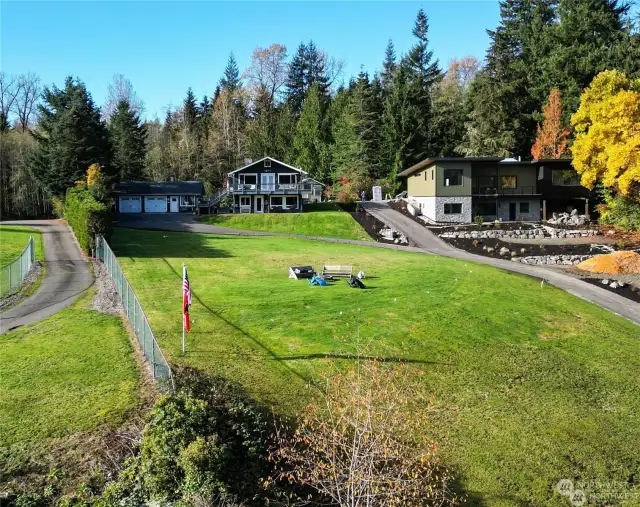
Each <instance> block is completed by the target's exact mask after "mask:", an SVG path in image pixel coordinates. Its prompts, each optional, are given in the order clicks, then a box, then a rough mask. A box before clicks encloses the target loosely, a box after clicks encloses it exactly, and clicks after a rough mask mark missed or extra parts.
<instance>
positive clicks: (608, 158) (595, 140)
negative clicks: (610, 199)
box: [571, 70, 640, 195]
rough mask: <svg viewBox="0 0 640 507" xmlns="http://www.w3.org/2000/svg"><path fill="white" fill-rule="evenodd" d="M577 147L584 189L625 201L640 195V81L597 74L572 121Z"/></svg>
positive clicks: (618, 74)
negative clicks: (599, 188)
mask: <svg viewBox="0 0 640 507" xmlns="http://www.w3.org/2000/svg"><path fill="white" fill-rule="evenodd" d="M571 125H572V126H573V127H574V130H575V133H576V135H575V141H574V144H573V146H572V148H571V153H572V155H573V166H574V167H575V169H576V171H577V172H578V173H579V174H580V175H581V182H582V184H583V185H584V186H586V187H589V188H593V186H594V185H595V183H596V181H598V180H602V183H603V184H604V186H605V187H608V188H612V189H614V190H616V191H619V192H620V193H622V194H623V195H631V194H637V193H638V191H639V190H640V79H636V80H630V79H628V78H627V77H626V76H625V75H624V74H623V73H622V72H619V71H617V70H608V71H605V72H601V73H600V74H598V75H597V76H596V77H595V78H594V79H593V81H592V82H591V85H590V86H589V87H588V88H587V89H585V90H584V92H583V93H582V97H581V98H580V108H579V109H578V111H577V112H576V113H575V114H574V115H573V116H572V117H571Z"/></svg>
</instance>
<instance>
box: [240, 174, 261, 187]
mask: <svg viewBox="0 0 640 507" xmlns="http://www.w3.org/2000/svg"><path fill="white" fill-rule="evenodd" d="M238 181H239V182H240V183H241V184H243V185H256V184H257V183H258V175H257V174H239V175H238Z"/></svg>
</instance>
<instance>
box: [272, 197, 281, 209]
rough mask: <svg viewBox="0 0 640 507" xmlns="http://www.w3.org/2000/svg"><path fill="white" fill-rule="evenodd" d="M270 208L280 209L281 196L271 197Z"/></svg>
mask: <svg viewBox="0 0 640 507" xmlns="http://www.w3.org/2000/svg"><path fill="white" fill-rule="evenodd" d="M271 207H272V208H273V207H276V208H277V207H280V208H281V207H282V196H281V195H272V196H271Z"/></svg>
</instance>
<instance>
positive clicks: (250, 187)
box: [229, 182, 313, 194]
mask: <svg viewBox="0 0 640 507" xmlns="http://www.w3.org/2000/svg"><path fill="white" fill-rule="evenodd" d="M312 190H313V186H312V185H311V184H309V183H239V182H231V183H229V191H230V192H233V193H234V194H242V193H244V194H273V193H283V194H302V193H311V191H312Z"/></svg>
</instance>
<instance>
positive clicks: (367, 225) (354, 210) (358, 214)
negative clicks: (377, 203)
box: [338, 203, 394, 245]
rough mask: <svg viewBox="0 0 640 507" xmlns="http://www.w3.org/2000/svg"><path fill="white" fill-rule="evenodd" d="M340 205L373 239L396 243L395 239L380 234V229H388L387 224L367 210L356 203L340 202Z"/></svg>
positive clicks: (379, 241) (380, 241)
mask: <svg viewBox="0 0 640 507" xmlns="http://www.w3.org/2000/svg"><path fill="white" fill-rule="evenodd" d="M338 206H340V207H341V208H342V209H343V210H344V211H346V212H347V213H349V215H351V216H352V217H353V219H354V220H355V221H356V222H358V223H359V224H360V225H361V226H362V228H363V229H364V230H365V231H367V234H368V235H369V236H371V239H373V240H374V241H377V242H378V243H387V244H390V245H393V244H394V242H393V241H390V240H386V239H384V238H382V237H381V236H380V231H381V230H382V229H387V226H386V225H385V224H384V223H382V222H381V221H380V220H378V219H377V218H375V217H374V216H372V215H370V214H369V213H367V212H366V211H362V210H361V209H359V208H358V206H357V205H356V204H355V203H338Z"/></svg>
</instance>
